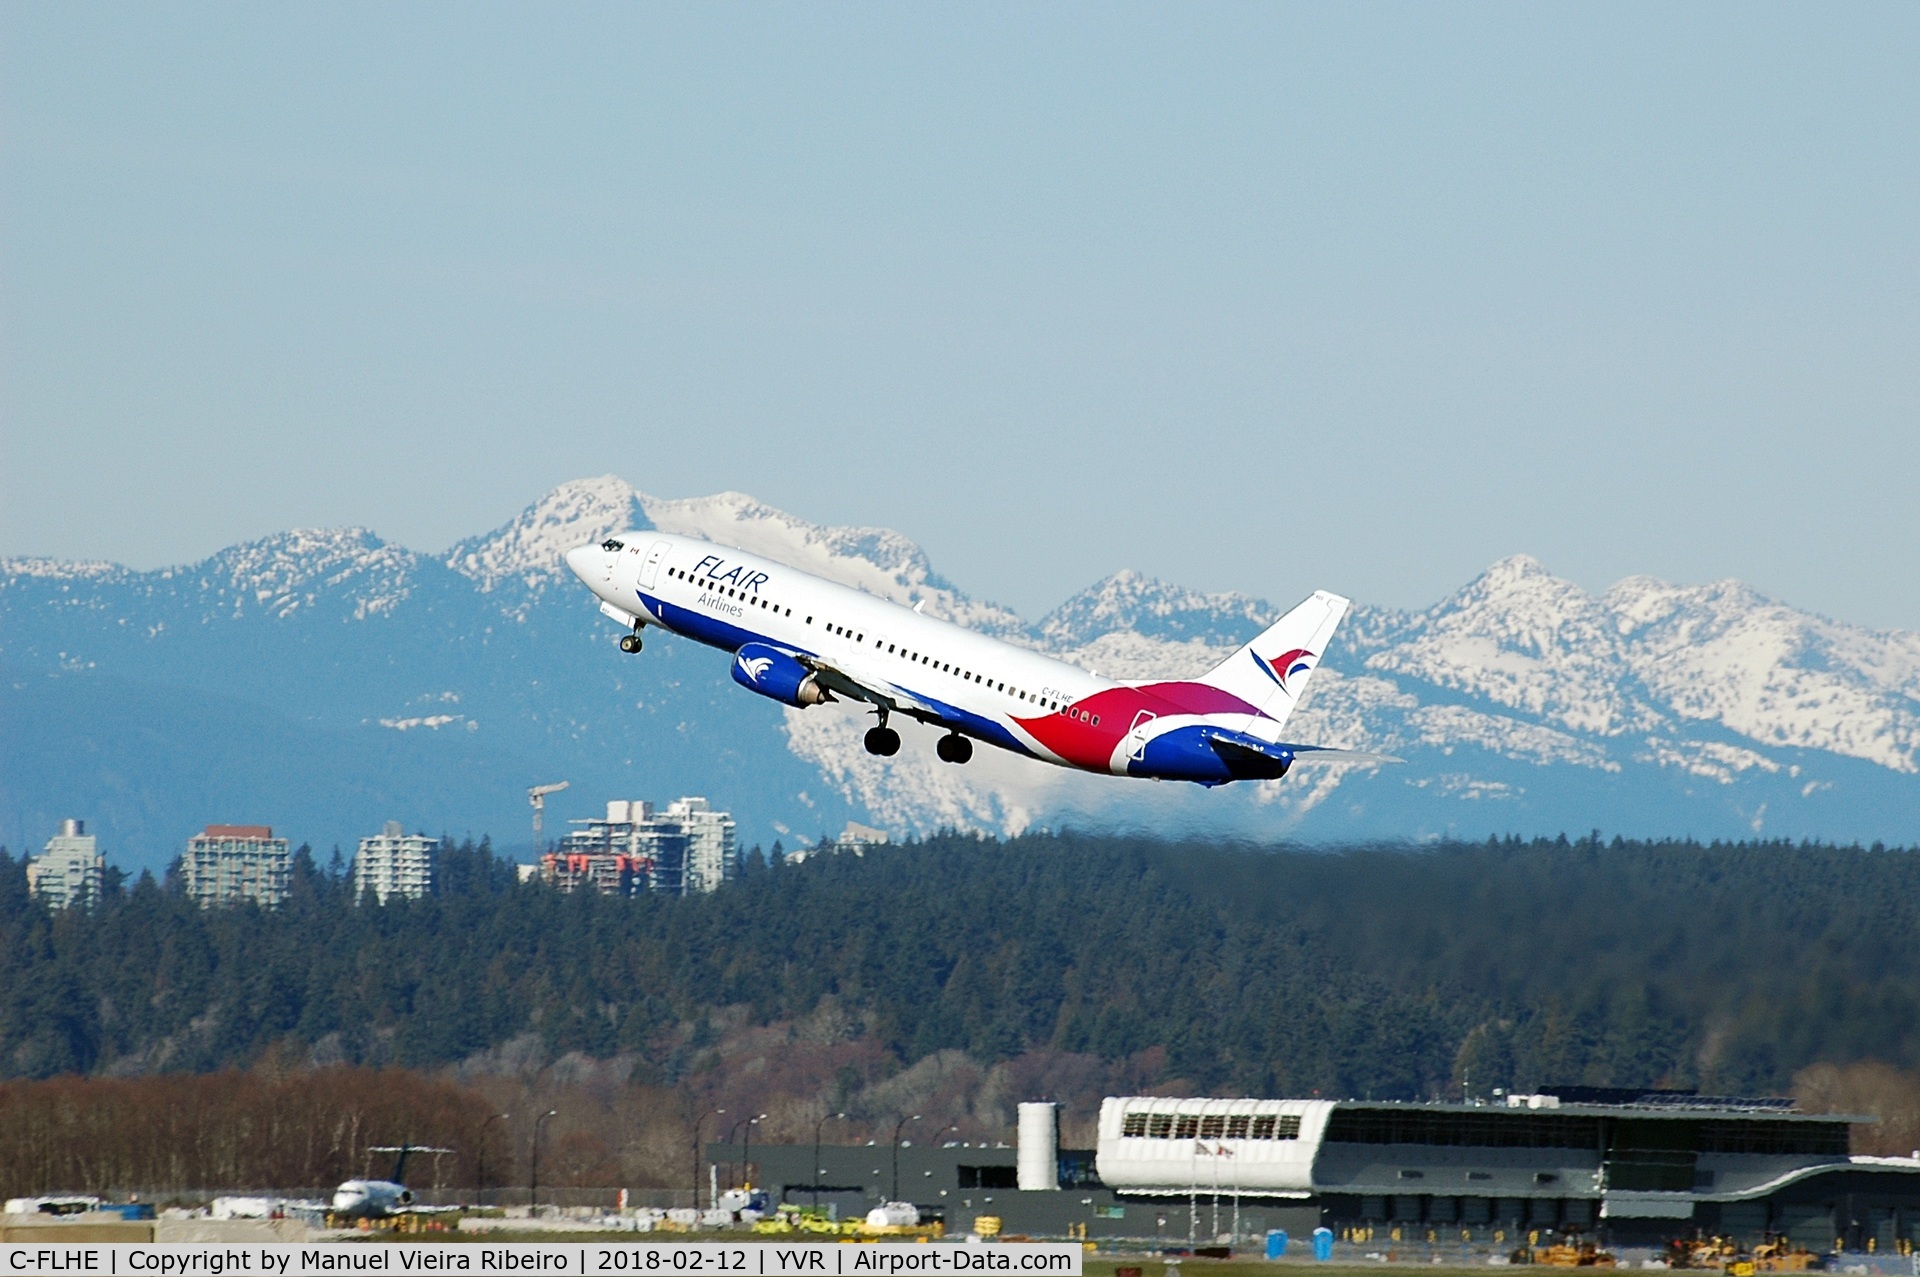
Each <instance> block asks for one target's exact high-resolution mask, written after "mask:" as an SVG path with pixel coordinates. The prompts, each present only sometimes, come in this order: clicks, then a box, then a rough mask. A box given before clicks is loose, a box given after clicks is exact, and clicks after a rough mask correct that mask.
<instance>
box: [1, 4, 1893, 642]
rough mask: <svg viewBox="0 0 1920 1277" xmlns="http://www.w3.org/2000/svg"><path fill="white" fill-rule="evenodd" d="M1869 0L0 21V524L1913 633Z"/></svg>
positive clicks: (1048, 594)
mask: <svg viewBox="0 0 1920 1277" xmlns="http://www.w3.org/2000/svg"><path fill="white" fill-rule="evenodd" d="M1917 61H1920V8H1917V7H1915V6H1912V5H1885V6H1874V5H1851V6H1848V5H1835V6H1811V5H1797V6H1765V5H1750V4H1742V5H1724V6H1721V5H1710V4H1699V5H1648V6H1632V5H1619V4H1609V5H1512V6H1478V5H1449V6H1439V5H1424V6H1416V5H1400V6H1367V5H1358V4H1355V5H1324V6H1314V7H1294V6H1284V5H1257V6H1231V5H1180V6H1175V5H1165V6H1116V5H1099V6H1088V7H1073V6H1067V5H1046V6H1024V7H1016V6H1004V5H1003V6H986V5H979V6H970V7H959V6H943V5H890V6H873V7H834V6H824V5H813V4H809V5H804V6H800V5H793V6H784V7H779V6H722V5H703V6H688V7H642V6H635V5H615V6H581V5H575V6H560V7H554V6H532V5H527V6H518V7H500V6H487V5H461V6H452V5H439V6H427V5H411V6H397V5H374V6H366V7H357V8H356V7H354V6H350V5H326V6H319V5H309V6H293V5H226V6H195V5H167V6H160V5H139V6H130V7H116V6H110V5H84V6H82V5H70V4H47V5H40V4H28V3H14V4H9V5H7V6H5V7H4V8H0V341H3V345H0V361H3V362H0V554H50V555H57V556H62V557H81V556H99V557H106V558H112V559H117V560H120V561H122V562H126V563H130V564H134V565H136V566H155V565H159V564H163V563H172V562H182V561H187V560H191V559H195V558H198V557H200V556H203V555H205V554H208V553H210V552H212V551H214V550H216V549H218V548H219V547H221V546H223V545H226V544H229V543H231V542H234V541H237V540H242V539H246V538H250V537H255V536H260V535H264V534H266V533H268V532H271V531H275V530H279V529H282V528H286V527H291V526H307V525H338V524H363V525H367V526H370V527H373V528H374V529H376V530H377V531H379V532H380V533H382V534H383V535H385V536H387V537H389V538H390V539H393V540H396V541H399V542H401V543H403V544H406V545H409V546H413V547H415V548H419V549H427V550H431V549H437V548H440V547H443V546H445V545H446V544H448V543H449V542H451V541H453V540H455V539H456V538H458V537H460V536H463V535H466V534H469V533H472V532H475V531H479V530H483V529H485V528H488V527H491V526H493V525H495V524H497V523H499V522H501V521H504V520H505V519H506V518H508V517H510V516H511V515H512V514H513V513H515V512H516V511H517V510H519V509H520V508H521V507H522V506H524V505H525V504H526V503H527V502H529V501H531V500H532V499H534V498H535V497H537V496H538V495H539V494H540V493H541V492H543V491H545V490H546V489H547V488H548V487H550V486H551V485H553V484H554V483H557V482H560V481H562V480H565V479H568V478H575V477H580V476H583V475H590V474H599V473H603V472H607V471H613V472H616V473H619V474H621V475H624V476H625V477H627V478H629V479H631V480H632V481H634V482H635V483H637V484H638V485H640V486H641V487H643V488H645V489H647V490H649V491H652V492H656V493H659V494H661V495H667V496H686V495H696V494H701V493H706V492H712V491H718V490H721V489H726V488H735V489H740V490H744V491H747V492H751V493H753V494H754V495H756V496H758V497H761V498H762V499H764V500H767V501H770V502H772V503H774V504H777V505H780V506H782V507H785V508H787V509H790V510H792V511H794V512H795V513H797V514H800V515H803V516H805V517H808V518H812V519H816V520H820V521H826V522H843V523H865V524H879V525H885V526H889V527H894V528H898V529H900V530H901V531H903V532H905V533H907V534H908V535H910V536H912V537H914V538H916V539H917V540H919V541H920V542H921V543H922V544H924V545H925V546H926V547H927V549H928V550H929V552H930V553H931V554H932V555H933V557H934V561H935V563H936V565H937V566H939V567H940V568H941V569H942V570H944V571H945V572H946V573H947V574H948V575H950V576H951V577H953V578H954V579H955V580H956V581H957V582H958V583H959V584H961V585H962V586H963V587H964V588H966V589H968V590H970V591H971V592H973V593H975V594H978V595H982V596H986V597H991V598H996V599H999V600H1001V601H1003V602H1006V603H1009V604H1011V605H1013V606H1016V607H1018V608H1020V609H1021V610H1023V611H1025V612H1027V613H1029V614H1030V615H1038V614H1039V613H1041V612H1043V611H1045V610H1046V609H1047V608H1048V607H1050V606H1052V605H1053V604H1054V603H1057V602H1058V601H1059V600H1061V599H1062V598H1064V597H1065V596H1066V595H1068V594H1069V593H1071V592H1072V591H1074V590H1076V589H1078V588H1080V587H1082V586H1084V585H1086V584H1088V583H1090V582H1091V581H1093V580H1095V579H1097V578H1098V577H1100V576H1103V575H1105V574H1106V573H1108V572H1111V571H1113V570H1115V569H1118V568H1121V567H1128V566H1131V567H1136V568H1140V569H1142V570H1145V571H1148V572H1151V573H1153V574H1155V575H1159V576H1163V577H1166V578H1168V579H1172V580H1176V581H1179V582H1182V583H1184V584H1188V585H1192V586H1197V587H1203V588H1209V589H1229V588H1232V589H1245V590H1249V591H1253V592H1255V593H1259V594H1263V595H1266V596H1269V597H1272V598H1275V599H1279V600H1287V599H1291V598H1293V597H1297V596H1298V595H1300V594H1303V593H1305V592H1306V591H1307V590H1309V589H1312V588H1315V587H1326V588H1332V589H1337V590H1341V591H1343V592H1346V593H1349V594H1352V595H1354V596H1355V597H1357V598H1360V599H1362V600H1365V601H1368V602H1374V603H1385V604H1394V605H1401V606H1417V605H1423V604H1425V603H1428V602H1431V601H1433V600H1435V599H1437V598H1439V597H1440V596H1442V595H1444V594H1445V593H1447V592H1449V591H1451V590H1452V589H1454V588H1455V587H1457V586H1458V585H1459V584H1461V583H1462V582H1464V581H1465V580H1467V579H1468V578H1469V577H1471V576H1472V575H1473V574H1474V573H1476V572H1477V571H1478V570H1480V569H1481V568H1482V567H1484V566H1485V565H1486V564H1487V563H1488V562H1490V561H1492V560H1493V559H1495V558H1498V557H1500V556H1502V555H1506V554H1509V553H1513V552H1516V551H1525V552H1528V553H1531V554H1534V555H1536V556H1538V557H1540V558H1541V559H1543V560H1545V561H1546V562H1547V564H1548V565H1549V566H1550V567H1551V568H1553V569H1554V570H1556V571H1557V572H1560V573H1562V574H1564V575H1567V576H1571V577H1573V578H1574V579H1576V580H1578V581H1581V582H1582V583H1584V584H1586V585H1588V586H1590V587H1593V588H1600V587H1604V586H1605V585H1607V584H1608V583H1610V582H1611V581H1613V580H1615V579H1617V578H1618V577H1620V576H1624V575H1627V574H1629V573H1634V572H1648V573H1653V574H1656V575H1660V576H1665V577H1668V578H1670V579H1675V580H1681V581H1704V580H1712V579H1717V578H1721V577H1728V576H1735V577H1740V578H1743V579H1745V580H1748V581H1750V582H1752V583H1754V584H1755V585H1757V586H1759V587H1760V588H1762V589H1764V590H1767V591H1769V592H1771V593H1774V594H1776V595H1778V596H1780V597H1783V598H1785V599H1787V600H1788V601H1790V602H1793V603H1796V604H1799V605H1801V606H1805V607H1809V608H1813V609H1816V610H1819V611H1822V612H1825V613H1828V614H1830V615H1835V616H1838V617H1841V618H1843V619H1847V620H1853V621H1858V622H1862V623H1866V624H1872V625H1880V626H1899V627H1905V628H1920V571H1917V570H1916V569H1915V567H1914V554H1913V549H1912V546H1913V544H1914V542H1915V539H1916V538H1915V533H1914V529H1913V515H1912V511H1913V504H1914V491H1915V486H1916V485H1915V480H1916V477H1920V429H1916V426H1917V425H1920V414H1916V407H1920V394H1917V393H1916V391H1920V357H1917V356H1920V341H1917V340H1916V338H1917V337H1920V325H1917V324H1916V317H1917V316H1916V312H1917V310H1920V270H1917V269H1916V267H1917V266H1920V216H1917V215H1916V210H1920V198H1917V197H1920V181H1917V180H1916V178H1917V177H1920V147H1916V146H1915V145H1914V144H1913V137H1914V129H1915V125H1916V121H1920V76H1915V75H1914V74H1913V67H1914V66H1915V65H1916V62H1917Z"/></svg>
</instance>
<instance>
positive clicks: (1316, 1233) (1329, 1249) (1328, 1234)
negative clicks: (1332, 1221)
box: [1313, 1225, 1333, 1263]
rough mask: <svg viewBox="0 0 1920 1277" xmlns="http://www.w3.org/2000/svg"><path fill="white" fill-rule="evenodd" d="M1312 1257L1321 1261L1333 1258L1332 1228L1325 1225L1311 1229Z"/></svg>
mask: <svg viewBox="0 0 1920 1277" xmlns="http://www.w3.org/2000/svg"><path fill="white" fill-rule="evenodd" d="M1313 1257H1314V1258H1315V1259H1317V1260H1320V1261H1321V1262H1322V1263H1324V1262H1326V1261H1327V1260H1329V1259H1332V1258H1333V1230H1332V1229H1331V1228H1328V1227H1326V1226H1325V1225H1322V1226H1321V1227H1319V1228H1316V1229H1314V1230H1313Z"/></svg>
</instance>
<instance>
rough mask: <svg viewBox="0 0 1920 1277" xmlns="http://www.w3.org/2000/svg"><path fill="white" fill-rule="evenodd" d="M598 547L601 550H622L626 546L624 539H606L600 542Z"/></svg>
mask: <svg viewBox="0 0 1920 1277" xmlns="http://www.w3.org/2000/svg"><path fill="white" fill-rule="evenodd" d="M600 548H601V549H602V550H624V549H626V548H627V543H626V542H625V541H613V540H607V541H602V542H601V543H600Z"/></svg>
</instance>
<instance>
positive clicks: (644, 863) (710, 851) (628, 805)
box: [540, 798, 734, 896]
mask: <svg viewBox="0 0 1920 1277" xmlns="http://www.w3.org/2000/svg"><path fill="white" fill-rule="evenodd" d="M572 823H573V824H575V825H577V826H579V828H576V829H575V830H574V831H573V832H571V833H569V834H568V835H567V836H566V837H565V838H563V839H561V840H560V846H559V848H558V849H557V850H555V851H553V852H551V853H549V854H547V855H545V856H542V857H541V858H540V874H541V876H542V877H543V878H545V879H546V880H547V881H548V882H550V883H552V884H554V885H555V886H557V887H559V888H560V889H561V890H562V891H574V890H576V889H578V888H580V887H583V886H589V887H592V888H593V889H594V890H595V891H598V892H600V893H601V894H602V895H609V896H613V895H619V896H633V895H639V894H640V893H641V892H643V891H657V892H661V893H663V894H666V895H676V896H677V895H684V894H685V893H687V892H689V891H712V890H714V889H715V888H716V887H718V886H719V885H720V884H721V883H722V882H724V881H725V880H726V879H728V878H730V877H732V876H733V874H734V868H733V866H734V824H733V817H731V816H729V815H728V814H727V813H726V812H723V811H713V810H711V809H710V808H709V807H708V805H707V800H706V799H704V798H682V799H681V800H680V801H678V802H676V803H673V804H671V805H670V806H668V808H667V809H666V810H665V811H664V812H656V811H655V810H654V808H653V804H652V803H646V802H638V801H633V802H629V801H627V800H625V799H621V800H616V801H614V802H610V803H608V804H607V816H606V819H605V820H576V821H573V822H572Z"/></svg>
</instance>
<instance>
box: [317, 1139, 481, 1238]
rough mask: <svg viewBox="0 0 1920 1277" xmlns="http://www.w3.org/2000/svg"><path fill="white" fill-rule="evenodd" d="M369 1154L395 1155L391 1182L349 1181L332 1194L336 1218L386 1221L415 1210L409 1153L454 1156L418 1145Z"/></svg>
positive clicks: (405, 1145) (373, 1151) (372, 1150)
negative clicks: (409, 1174) (409, 1177)
mask: <svg viewBox="0 0 1920 1277" xmlns="http://www.w3.org/2000/svg"><path fill="white" fill-rule="evenodd" d="M367 1151H368V1152H369V1153H393V1154H395V1157H394V1159H393V1177H392V1178H391V1179H350V1180H348V1181H347V1182H346V1183H344V1184H342V1185H340V1187H338V1188H336V1189H334V1190H333V1214H335V1215H338V1216H340V1217H341V1218H343V1219H386V1218H388V1217H389V1216H393V1215H403V1214H406V1213H407V1212H409V1211H411V1210H413V1209H414V1205H413V1190H412V1189H410V1188H408V1187H407V1184H406V1176H407V1155H408V1154H409V1153H451V1152H452V1151H453V1150H452V1149H448V1148H426V1147H423V1146H421V1145H418V1144H401V1145H398V1146H396V1147H385V1146H381V1147H375V1148H369V1149H368V1150H367Z"/></svg>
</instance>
